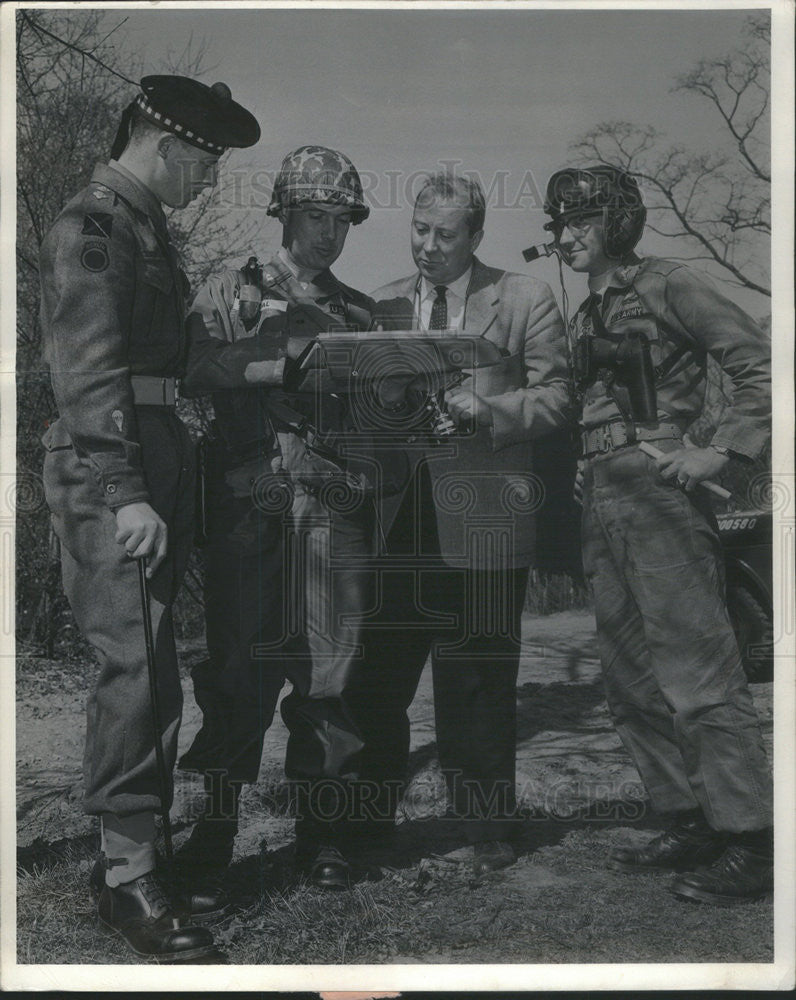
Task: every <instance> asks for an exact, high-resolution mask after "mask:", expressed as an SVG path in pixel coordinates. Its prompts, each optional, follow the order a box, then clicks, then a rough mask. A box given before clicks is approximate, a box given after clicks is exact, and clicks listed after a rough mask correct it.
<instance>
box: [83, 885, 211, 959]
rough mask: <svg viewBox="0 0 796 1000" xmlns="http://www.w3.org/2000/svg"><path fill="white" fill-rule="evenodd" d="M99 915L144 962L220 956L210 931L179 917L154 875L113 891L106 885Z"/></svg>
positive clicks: (102, 892) (99, 904)
mask: <svg viewBox="0 0 796 1000" xmlns="http://www.w3.org/2000/svg"><path fill="white" fill-rule="evenodd" d="M97 912H98V915H99V919H100V920H101V921H102V923H103V924H105V926H106V927H109V928H110V929H111V930H112V931H115V932H116V933H117V934H119V935H121V937H123V938H124V940H125V941H126V942H127V944H128V945H129V946H130V948H131V949H132V950H133V951H134V952H135V953H136V955H140V956H141V957H142V958H155V959H159V960H160V961H161V962H188V961H197V960H200V959H210V958H212V957H214V956H217V955H218V952H217V951H216V948H215V945H214V944H213V936H212V934H211V933H210V931H208V930H207V929H206V928H204V927H195V926H194V925H192V924H189V923H183V922H182V921H181V919H180V918H179V917H178V916H177V913H176V911H175V910H174V909H173V907H172V906H171V904H170V903H169V901H168V899H167V897H166V893H165V892H164V890H163V887H162V885H161V883H160V881H159V880H158V878H157V877H156V876H155V874H154V872H148V873H147V874H146V875H142V876H141V877H140V878H137V879H134V880H133V881H132V882H125V883H124V884H122V885H119V886H115V887H113V888H112V887H111V886H109V885H103V886H102V889H101V890H100V894H99V900H98V905H97ZM219 960H220V956H219Z"/></svg>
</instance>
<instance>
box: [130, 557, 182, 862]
mask: <svg viewBox="0 0 796 1000" xmlns="http://www.w3.org/2000/svg"><path fill="white" fill-rule="evenodd" d="M138 582H139V585H140V588H141V610H142V611H143V614H144V641H145V644H146V663H147V670H148V672H149V703H150V706H151V708H152V726H153V728H154V730H155V759H156V761H157V769H158V782H159V784H160V815H161V818H162V820H163V841H164V845H165V848H166V864H167V866H168V872H169V877H170V878H171V880H172V882H173V879H174V849H173V847H172V842H171V817H170V816H169V809H168V806H167V802H168V791H169V785H168V778H167V775H166V761H165V758H164V756H163V742H162V735H161V734H162V729H161V724H160V700H159V698H158V677H157V671H156V669H155V641H154V638H153V634H152V609H151V608H150V606H149V588H148V586H147V579H146V559H139V560H138Z"/></svg>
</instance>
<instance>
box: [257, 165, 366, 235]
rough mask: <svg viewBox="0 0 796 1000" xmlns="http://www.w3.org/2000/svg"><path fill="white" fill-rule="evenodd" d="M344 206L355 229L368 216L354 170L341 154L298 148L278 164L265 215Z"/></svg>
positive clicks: (357, 175)
mask: <svg viewBox="0 0 796 1000" xmlns="http://www.w3.org/2000/svg"><path fill="white" fill-rule="evenodd" d="M307 201H312V202H320V203H322V204H329V205H344V206H346V207H348V208H350V209H351V214H352V218H351V222H352V223H353V225H355V226H356V225H358V224H359V223H360V222H363V221H364V220H365V219H367V217H368V216H369V215H370V208H369V206H368V205H367V204H366V203H365V199H364V196H363V193H362V182H361V181H360V179H359V174H358V173H357V170H356V167H355V166H354V164H353V163H352V162H351V160H349V159H348V157H347V156H346V155H345V153H340V152H338V151H337V150H335V149H328V148H327V147H326V146H300V147H299V148H298V149H296V150H294V151H293V152H292V153H288V155H287V156H286V157H285V158H284V160H283V161H282V166H281V168H280V170H279V173H278V175H277V178H276V181H275V183H274V191H273V194H272V195H271V203H270V204H269V206H268V209H267V214H268V215H279V213H280V212H281V211H283V210H284V209H287V208H290V207H291V206H294V205H300V204H302V202H307Z"/></svg>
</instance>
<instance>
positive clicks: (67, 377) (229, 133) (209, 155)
mask: <svg viewBox="0 0 796 1000" xmlns="http://www.w3.org/2000/svg"><path fill="white" fill-rule="evenodd" d="M141 87H142V90H141V93H140V94H139V95H138V96H137V98H136V99H135V100H134V101H133V102H132V103H131V104H130V105H129V106H128V107H127V109H126V110H125V112H124V114H123V116H122V122H121V125H120V127H119V131H118V134H117V136H116V141H115V142H114V145H113V150H112V159H111V161H110V163H109V164H107V165H104V164H99V165H97V167H96V169H95V171H94V174H93V176H92V179H91V182H90V183H89V185H88V186H87V187H86V188H85V189H84V190H83V191H81V192H80V193H79V194H78V195H77V196H76V197H75V198H73V199H72V201H71V202H70V203H69V204H68V205H67V206H66V208H65V209H64V210H63V212H62V213H61V214H60V215H59V217H58V218H57V219H56V221H55V223H54V225H53V227H52V229H51V230H50V232H49V233H48V235H47V237H46V238H45V240H44V243H43V244H42V248H41V256H40V274H41V288H42V312H41V315H42V329H43V342H44V356H45V360H46V362H47V364H48V365H49V368H50V373H51V378H52V385H53V392H54V394H55V399H56V403H57V405H58V410H59V417H58V419H57V420H56V421H55V422H54V423H53V424H52V425H51V426H50V427H49V429H48V431H47V433H46V434H45V436H44V439H43V443H44V446H45V448H46V452H47V453H46V457H45V462H44V485H45V491H46V496H47V503H48V505H49V507H50V510H51V512H52V518H53V524H54V527H55V531H56V532H57V534H58V537H59V539H60V542H61V563H62V571H63V582H64V590H65V592H66V595H67V597H68V599H69V603H70V605H71V607H72V611H73V612H74V615H75V619H76V621H77V623H78V625H79V626H80V628H81V630H82V631H83V633H84V635H85V636H86V638H87V639H88V640H89V642H90V643H91V644H92V646H93V647H94V650H95V652H96V656H97V659H98V661H99V674H98V678H97V683H96V687H95V690H94V691H93V693H92V695H91V696H90V698H89V703H88V725H87V737H86V750H85V758H84V778H85V809H86V812H88V813H89V814H92V815H96V816H99V817H100V820H101V827H102V851H103V855H104V861H105V871H104V884H102V883H101V884H100V885H99V886H97V888H98V890H99V904H98V905H99V917H100V920H101V921H102V922H103V923H104V924H105V925H107V926H108V927H110V928H111V929H113V930H114V931H116V932H118V933H120V934H121V936H122V937H123V938H124V939H125V940H126V942H127V943H128V944H129V945H130V947H131V948H132V949H133V951H135V952H136V953H137V954H139V955H142V956H145V957H156V958H158V959H159V960H161V961H169V960H177V961H179V960H197V959H200V960H201V959H203V958H206V957H208V956H210V955H212V953H213V939H212V936H211V934H210V932H209V931H208V930H206V929H205V928H201V927H197V926H195V925H193V924H191V923H184V922H181V920H180V919H179V918H177V917H176V916H175V906H174V904H173V903H172V902H171V901H170V900H169V899H168V898H167V895H166V893H165V892H164V891H163V887H162V885H161V884H160V882H159V881H158V878H157V876H156V874H155V812H156V811H160V810H168V808H169V806H170V804H171V803H170V801H165V802H163V801H161V794H160V784H159V778H158V769H157V764H156V750H155V747H156V742H157V738H160V739H161V742H162V747H163V756H164V758H165V763H166V767H167V772H168V773H167V782H168V784H169V788H168V798H169V800H170V799H171V787H170V783H171V772H172V770H173V765H174V758H175V754H176V748H177V732H178V728H179V724H180V714H181V708H182V692H181V688H180V681H179V676H178V671H177V659H176V653H175V647H174V635H173V630H172V617H171V606H172V602H173V601H174V598H175V596H176V593H177V590H178V588H179V585H180V582H181V579H182V576H183V573H184V570H185V566H186V562H187V559H188V555H189V551H190V546H191V539H192V520H193V518H192V509H193V485H194V484H193V480H194V458H193V448H192V445H191V441H190V438H189V436H188V433H187V431H186V429H185V427H184V426H183V424H182V423H181V421H180V420H179V419H178V418H177V416H176V412H175V402H176V380H177V379H178V378H179V377H180V376H181V374H182V371H183V361H184V355H185V347H186V339H185V328H184V312H185V297H186V295H187V293H188V282H187V279H186V277H185V275H184V273H183V272H182V271H181V269H180V266H179V262H178V259H177V254H176V252H175V250H174V248H173V247H172V245H171V242H170V239H169V233H168V229H167V226H166V218H165V215H164V214H163V208H162V206H163V205H167V206H170V207H172V208H184V207H185V206H186V205H188V204H189V202H190V201H191V200H192V199H194V198H195V197H196V196H197V195H198V194H199V193H200V192H201V191H202V190H204V189H205V188H208V187H212V186H213V185H214V184H215V182H216V170H217V163H218V158H219V156H220V155H221V154H222V153H223V152H224V150H225V149H226V148H227V147H229V146H241V147H242V146H250V145H252V144H253V143H255V142H257V140H258V139H259V136H260V129H259V126H258V124H257V121H256V119H255V118H254V117H253V116H252V115H251V114H250V113H249V112H248V111H246V110H245V109H244V108H243V107H241V106H240V105H239V104H237V103H235V102H234V101H233V100H232V97H231V94H230V90H229V88H228V87H227V86H226V85H225V84H222V83H217V84H214V85H213V86H212V87H207V86H205V85H204V84H201V83H199V82H197V81H195V80H189V79H186V78H184V77H176V76H149V77H145V78H144V80H143V81H142V84H141ZM141 559H143V560H146V561H147V570H146V576H147V578H148V588H149V599H150V604H151V612H152V624H153V632H154V656H155V665H156V673H157V677H158V688H159V696H160V709H161V723H162V732H161V733H159V734H158V736H157V738H156V736H155V734H154V732H153V722H152V714H151V711H150V691H149V685H148V673H147V656H146V646H145V637H144V615H143V611H142V602H141V593H140V588H139V575H138V568H137V565H136V561H137V560H141ZM192 903H193V907H192V909H193V911H194V915H198V911H200V910H201V908H202V900H201V899H193V900H192Z"/></svg>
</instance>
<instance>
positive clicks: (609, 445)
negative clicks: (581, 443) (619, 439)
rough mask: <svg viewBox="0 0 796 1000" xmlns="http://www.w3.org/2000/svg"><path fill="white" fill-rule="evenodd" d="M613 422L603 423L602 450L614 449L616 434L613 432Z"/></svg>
mask: <svg viewBox="0 0 796 1000" xmlns="http://www.w3.org/2000/svg"><path fill="white" fill-rule="evenodd" d="M612 426H613V425H612V424H603V426H602V434H603V440H602V448H601V449H600V451H613V450H614V436H613V434H612V433H611V427H612Z"/></svg>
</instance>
